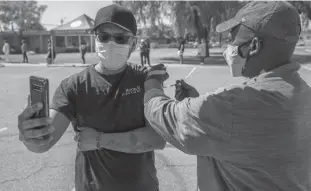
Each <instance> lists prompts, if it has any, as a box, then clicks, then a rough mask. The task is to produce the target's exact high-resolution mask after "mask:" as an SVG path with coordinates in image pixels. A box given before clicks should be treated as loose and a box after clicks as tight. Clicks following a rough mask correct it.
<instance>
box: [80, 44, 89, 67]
mask: <svg viewBox="0 0 311 191" xmlns="http://www.w3.org/2000/svg"><path fill="white" fill-rule="evenodd" d="M86 51H87V44H86V42H85V41H84V40H82V41H81V46H80V54H81V59H82V62H83V64H85V54H86Z"/></svg>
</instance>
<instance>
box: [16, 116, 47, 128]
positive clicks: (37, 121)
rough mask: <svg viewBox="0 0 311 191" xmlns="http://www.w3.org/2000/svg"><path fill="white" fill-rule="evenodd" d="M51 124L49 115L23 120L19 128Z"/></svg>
mask: <svg viewBox="0 0 311 191" xmlns="http://www.w3.org/2000/svg"><path fill="white" fill-rule="evenodd" d="M51 124H52V119H51V118H50V117H43V118H35V119H29V120H26V121H23V122H22V124H21V130H28V129H33V128H36V127H41V126H48V125H51Z"/></svg>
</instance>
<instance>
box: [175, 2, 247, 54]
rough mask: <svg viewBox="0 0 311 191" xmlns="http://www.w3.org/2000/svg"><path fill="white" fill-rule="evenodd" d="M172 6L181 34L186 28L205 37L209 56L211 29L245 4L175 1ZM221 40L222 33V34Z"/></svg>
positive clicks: (202, 37) (181, 34)
mask: <svg viewBox="0 0 311 191" xmlns="http://www.w3.org/2000/svg"><path fill="white" fill-rule="evenodd" d="M169 3H170V5H171V6H172V11H173V14H172V17H173V19H172V20H175V23H176V25H177V26H176V28H177V31H178V33H179V35H180V36H184V34H183V33H184V31H185V29H188V30H189V31H191V32H193V33H195V34H196V35H197V36H198V37H199V38H200V39H205V42H206V44H207V45H206V50H207V57H208V56H209V51H208V50H209V46H208V44H209V40H210V37H211V31H212V32H213V31H215V27H216V25H217V24H219V23H220V22H222V21H224V20H227V19H228V18H230V17H232V16H233V15H234V14H236V12H237V11H238V10H239V9H240V8H241V7H242V6H243V5H244V4H245V3H241V2H236V1H235V2H231V1H175V2H169ZM220 40H221V35H220Z"/></svg>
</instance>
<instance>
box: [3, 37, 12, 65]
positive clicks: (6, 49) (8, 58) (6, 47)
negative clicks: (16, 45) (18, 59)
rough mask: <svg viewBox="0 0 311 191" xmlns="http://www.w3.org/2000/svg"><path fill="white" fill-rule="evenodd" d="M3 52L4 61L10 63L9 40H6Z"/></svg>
mask: <svg viewBox="0 0 311 191" xmlns="http://www.w3.org/2000/svg"><path fill="white" fill-rule="evenodd" d="M2 51H3V54H4V59H5V61H6V62H10V44H9V43H8V41H7V40H4V45H3V47H2Z"/></svg>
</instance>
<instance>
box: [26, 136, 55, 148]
mask: <svg viewBox="0 0 311 191" xmlns="http://www.w3.org/2000/svg"><path fill="white" fill-rule="evenodd" d="M52 140H53V137H52V136H48V137H47V138H46V139H32V138H25V139H24V141H23V142H24V143H26V144H29V145H37V146H42V145H47V144H49V143H50V142H51V141H52Z"/></svg>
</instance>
